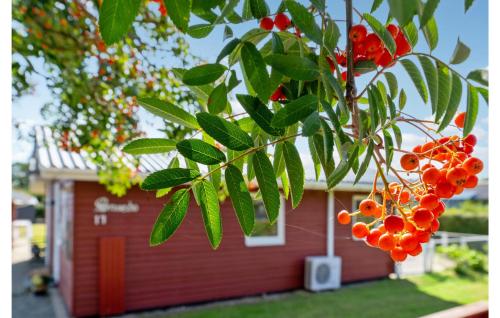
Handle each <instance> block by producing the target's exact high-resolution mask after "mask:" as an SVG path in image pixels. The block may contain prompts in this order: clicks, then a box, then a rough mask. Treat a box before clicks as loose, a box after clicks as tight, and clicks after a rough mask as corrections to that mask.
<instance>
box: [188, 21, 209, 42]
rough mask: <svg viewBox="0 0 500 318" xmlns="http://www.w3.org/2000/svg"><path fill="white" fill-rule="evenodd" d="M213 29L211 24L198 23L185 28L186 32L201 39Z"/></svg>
mask: <svg viewBox="0 0 500 318" xmlns="http://www.w3.org/2000/svg"><path fill="white" fill-rule="evenodd" d="M213 29H214V25H213V24H207V23H200V24H194V25H191V26H190V27H189V28H188V29H187V32H186V33H187V34H189V36H191V37H193V38H195V39H202V38H205V37H207V36H208V35H209V34H210V33H211V32H212V31H213Z"/></svg>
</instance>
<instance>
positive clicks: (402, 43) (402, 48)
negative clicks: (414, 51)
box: [396, 32, 411, 56]
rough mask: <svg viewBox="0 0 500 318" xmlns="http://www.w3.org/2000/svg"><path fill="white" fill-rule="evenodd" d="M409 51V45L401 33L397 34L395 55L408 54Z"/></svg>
mask: <svg viewBox="0 0 500 318" xmlns="http://www.w3.org/2000/svg"><path fill="white" fill-rule="evenodd" d="M410 51H411V45H410V43H408V40H407V39H406V37H405V35H404V34H403V32H399V34H398V36H397V37H396V55H397V56H401V55H405V54H407V53H409V52H410Z"/></svg>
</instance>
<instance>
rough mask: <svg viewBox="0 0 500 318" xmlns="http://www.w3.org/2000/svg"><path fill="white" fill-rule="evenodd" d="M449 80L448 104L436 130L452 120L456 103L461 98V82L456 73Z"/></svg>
mask: <svg viewBox="0 0 500 318" xmlns="http://www.w3.org/2000/svg"><path fill="white" fill-rule="evenodd" d="M451 82H452V83H451V95H450V100H449V102H448V106H447V107H446V112H445V114H444V117H443V119H442V120H441V123H440V125H439V128H438V132H440V131H442V130H443V129H445V128H446V127H448V125H449V124H450V122H451V121H452V120H453V117H455V113H456V112H457V109H458V105H459V104H460V100H461V99H462V82H461V80H460V77H459V76H458V75H457V74H455V73H453V76H452V81H451Z"/></svg>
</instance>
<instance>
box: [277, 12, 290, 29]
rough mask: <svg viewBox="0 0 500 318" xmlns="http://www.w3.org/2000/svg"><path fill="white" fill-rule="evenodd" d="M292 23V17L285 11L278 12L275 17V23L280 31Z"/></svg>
mask: <svg viewBox="0 0 500 318" xmlns="http://www.w3.org/2000/svg"><path fill="white" fill-rule="evenodd" d="M291 24H292V23H291V21H290V19H289V18H288V17H287V16H286V14H284V13H278V14H277V15H276V16H275V17H274V25H275V26H276V27H277V28H278V30H280V31H285V30H286V29H288V27H290V25H291Z"/></svg>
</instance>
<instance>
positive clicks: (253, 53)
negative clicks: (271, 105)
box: [241, 42, 272, 102]
mask: <svg viewBox="0 0 500 318" xmlns="http://www.w3.org/2000/svg"><path fill="white" fill-rule="evenodd" d="M241 65H242V67H243V69H244V71H245V74H246V76H247V78H248V81H249V82H250V85H251V86H252V88H253V90H254V91H255V92H256V93H257V96H259V98H260V99H261V100H262V101H263V102H267V101H268V99H269V96H271V93H272V92H271V90H270V89H269V87H270V83H269V74H268V73H267V69H266V64H265V63H264V59H263V58H262V56H261V55H260V52H259V51H258V50H257V48H256V47H255V45H253V44H252V43H250V42H245V43H243V46H242V47H241Z"/></svg>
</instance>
